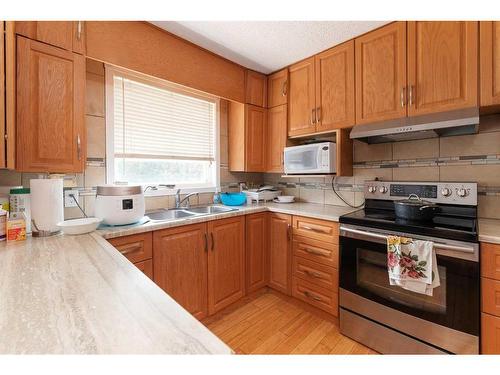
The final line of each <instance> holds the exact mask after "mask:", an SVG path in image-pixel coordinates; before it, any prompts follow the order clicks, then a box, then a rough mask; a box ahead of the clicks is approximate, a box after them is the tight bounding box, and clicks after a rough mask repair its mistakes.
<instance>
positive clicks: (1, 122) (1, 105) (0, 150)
mask: <svg viewBox="0 0 500 375" xmlns="http://www.w3.org/2000/svg"><path fill="white" fill-rule="evenodd" d="M5 108H6V103H5V22H4V21H0V134H5V122H6V121H5V113H6V112H5ZM0 167H5V142H3V141H0Z"/></svg>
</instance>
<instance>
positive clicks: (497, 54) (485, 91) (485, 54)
mask: <svg viewBox="0 0 500 375" xmlns="http://www.w3.org/2000/svg"><path fill="white" fill-rule="evenodd" d="M479 27H480V30H479V35H480V42H479V43H480V59H479V63H480V71H481V74H480V77H481V106H491V105H500V22H499V21H481V22H480V23H479Z"/></svg>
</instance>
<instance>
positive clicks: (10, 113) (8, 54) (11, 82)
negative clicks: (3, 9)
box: [0, 21, 16, 169]
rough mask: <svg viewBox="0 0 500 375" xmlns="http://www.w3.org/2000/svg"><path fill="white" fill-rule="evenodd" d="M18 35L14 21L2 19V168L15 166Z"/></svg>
mask: <svg viewBox="0 0 500 375" xmlns="http://www.w3.org/2000/svg"><path fill="white" fill-rule="evenodd" d="M15 127H16V36H15V33H14V22H13V21H5V22H4V21H0V134H1V135H2V137H3V139H2V140H1V141H0V168H8V169H14V168H15V152H16V138H15Z"/></svg>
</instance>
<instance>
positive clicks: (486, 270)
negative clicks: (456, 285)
mask: <svg viewBox="0 0 500 375" xmlns="http://www.w3.org/2000/svg"><path fill="white" fill-rule="evenodd" d="M481 276H483V277H489V278H490V279H495V280H500V245H495V244H492V243H486V242H481Z"/></svg>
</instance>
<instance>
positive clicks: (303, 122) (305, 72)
mask: <svg viewBox="0 0 500 375" xmlns="http://www.w3.org/2000/svg"><path fill="white" fill-rule="evenodd" d="M289 82H290V85H289V92H288V135H289V136H292V137H293V136H297V135H304V134H310V133H314V132H315V131H316V116H315V107H316V103H315V97H314V95H315V92H314V91H315V89H314V57H311V58H309V59H307V60H304V61H301V62H299V63H297V64H294V65H292V66H290V68H289Z"/></svg>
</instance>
